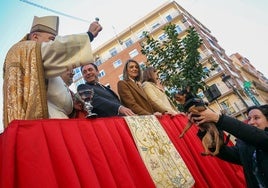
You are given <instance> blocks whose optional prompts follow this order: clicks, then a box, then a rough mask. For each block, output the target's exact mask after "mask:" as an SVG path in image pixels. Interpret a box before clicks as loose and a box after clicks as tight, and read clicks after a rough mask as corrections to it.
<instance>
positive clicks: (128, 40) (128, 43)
mask: <svg viewBox="0 0 268 188" xmlns="http://www.w3.org/2000/svg"><path fill="white" fill-rule="evenodd" d="M132 44H133V41H132V39H131V38H129V39H127V40H126V42H125V45H126V47H129V46H131V45H132Z"/></svg>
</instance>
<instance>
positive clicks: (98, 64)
mask: <svg viewBox="0 0 268 188" xmlns="http://www.w3.org/2000/svg"><path fill="white" fill-rule="evenodd" d="M95 64H96V65H97V66H100V65H101V64H102V61H101V59H100V58H98V59H96V61H95Z"/></svg>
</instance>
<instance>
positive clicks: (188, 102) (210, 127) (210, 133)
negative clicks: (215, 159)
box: [175, 91, 224, 156]
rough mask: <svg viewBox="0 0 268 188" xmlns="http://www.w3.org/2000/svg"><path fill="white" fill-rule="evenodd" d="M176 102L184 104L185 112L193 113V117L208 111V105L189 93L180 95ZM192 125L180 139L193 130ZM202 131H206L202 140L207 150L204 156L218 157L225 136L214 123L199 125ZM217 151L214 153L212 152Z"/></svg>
mask: <svg viewBox="0 0 268 188" xmlns="http://www.w3.org/2000/svg"><path fill="white" fill-rule="evenodd" d="M178 95H180V97H179V96H178ZM178 95H177V97H176V96H175V97H176V100H177V101H178V102H180V103H181V104H183V106H184V110H185V112H189V113H190V112H192V113H193V116H194V115H195V114H198V112H201V111H203V110H205V109H206V107H207V104H206V103H205V102H203V101H202V100H201V99H199V98H194V96H193V95H192V94H190V92H189V91H184V93H183V94H178ZM191 126H192V123H191V122H190V121H188V123H187V125H186V126H185V128H184V129H183V131H182V133H181V134H180V136H179V137H180V138H182V137H183V136H184V134H185V133H186V132H187V131H188V130H189V129H190V128H191ZM199 126H200V128H201V129H203V130H205V131H206V134H205V136H204V137H203V138H202V144H203V147H204V149H205V151H204V152H202V153H201V154H202V155H213V156H215V155H217V154H218V153H219V150H220V147H221V146H222V145H223V143H224V141H223V134H220V133H219V131H218V129H217V127H216V125H215V124H214V123H203V124H201V125H199ZM213 149H215V150H214V151H213V152H212V150H213Z"/></svg>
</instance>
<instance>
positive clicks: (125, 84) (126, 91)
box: [117, 80, 154, 115]
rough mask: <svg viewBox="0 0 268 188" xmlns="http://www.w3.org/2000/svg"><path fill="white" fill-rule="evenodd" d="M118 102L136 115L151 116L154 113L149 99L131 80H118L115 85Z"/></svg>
mask: <svg viewBox="0 0 268 188" xmlns="http://www.w3.org/2000/svg"><path fill="white" fill-rule="evenodd" d="M117 89H118V94H119V96H120V100H121V102H122V104H123V105H124V106H125V107H128V108H130V109H131V110H132V111H133V112H134V113H135V114H138V115H151V114H153V113H154V111H153V108H152V106H151V104H150V102H149V99H148V97H147V95H146V94H145V92H144V91H143V89H142V87H141V86H138V85H137V84H136V83H135V82H133V81H131V80H120V81H119V82H118V83H117Z"/></svg>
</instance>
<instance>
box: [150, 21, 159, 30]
mask: <svg viewBox="0 0 268 188" xmlns="http://www.w3.org/2000/svg"><path fill="white" fill-rule="evenodd" d="M159 26H160V23H158V22H157V23H154V24H153V25H152V30H154V29H156V28H158V27H159Z"/></svg>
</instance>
